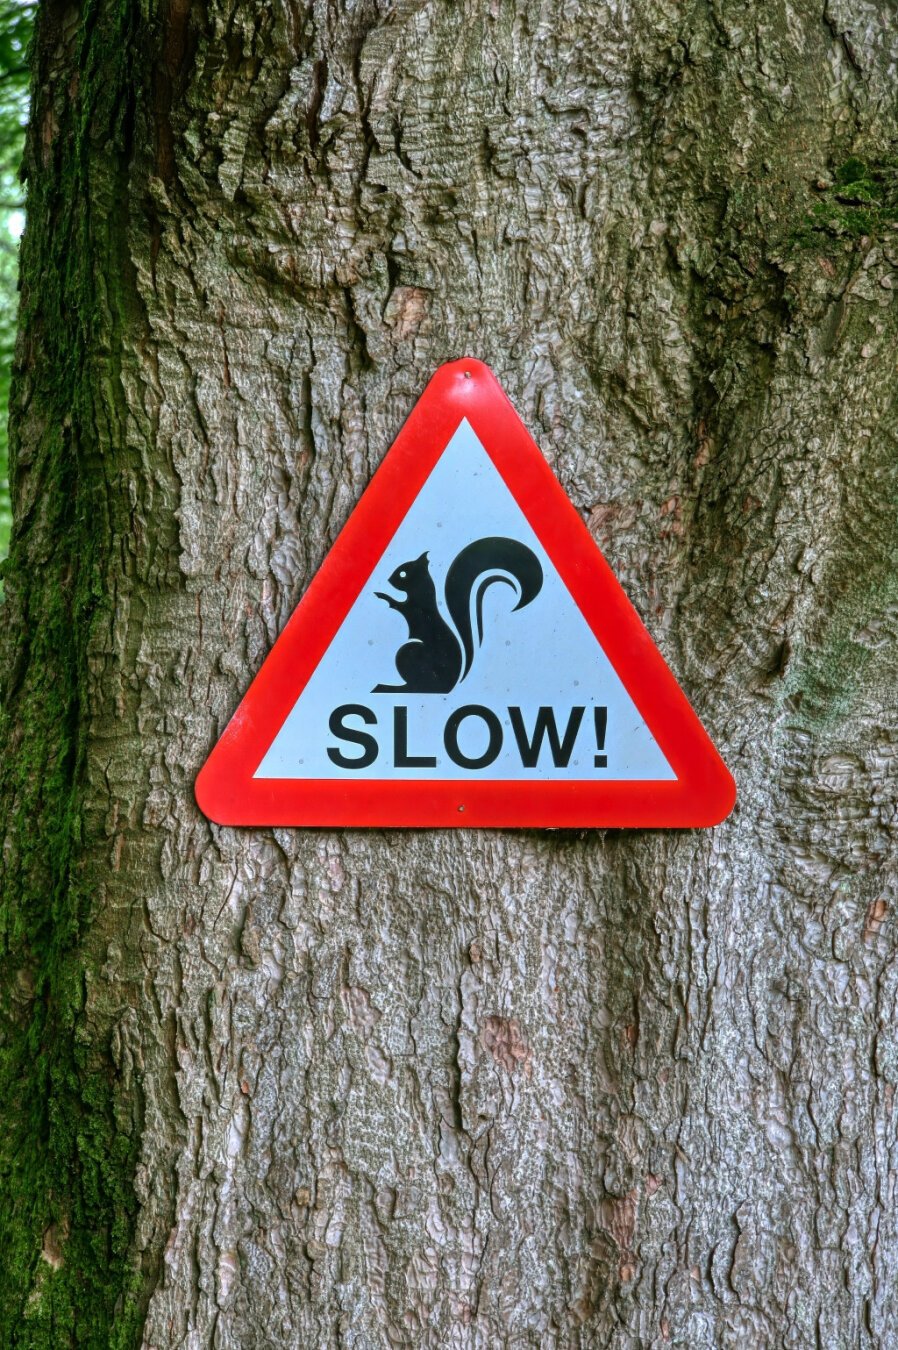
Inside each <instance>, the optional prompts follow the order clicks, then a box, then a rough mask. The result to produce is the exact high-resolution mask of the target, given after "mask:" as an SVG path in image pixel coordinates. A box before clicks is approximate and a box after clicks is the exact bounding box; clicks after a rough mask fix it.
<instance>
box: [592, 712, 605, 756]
mask: <svg viewBox="0 0 898 1350" xmlns="http://www.w3.org/2000/svg"><path fill="white" fill-rule="evenodd" d="M593 715H594V716H595V719H596V749H597V750H598V751H599V753H598V754H597V755H596V761H595V762H596V768H597V769H606V768H607V767H608V756H607V755H605V754H603V753H602V751H603V750H604V749H605V732H606V731H607V730H608V709H607V708H593Z"/></svg>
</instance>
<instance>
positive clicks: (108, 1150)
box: [0, 0, 898, 1350]
mask: <svg viewBox="0 0 898 1350" xmlns="http://www.w3.org/2000/svg"><path fill="white" fill-rule="evenodd" d="M149 8H150V7H149V6H145V7H144V9H143V10H141V9H140V8H139V7H138V6H137V5H136V4H135V3H134V0H115V2H113V0H85V3H84V5H83V6H82V10H81V13H80V16H79V15H76V13H75V12H74V11H73V10H72V9H71V8H68V7H66V6H64V5H63V4H62V3H61V0H44V4H43V6H42V9H41V13H40V19H39V26H38V37H37V40H36V44H35V52H34V80H35V83H34V97H35V104H34V115H33V121H32V126H31V130H30V137H29V148H28V152H27V170H28V178H29V220H28V229H27V233H26V238H25V241H24V246H23V255H22V320H21V322H22V332H21V338H20V345H19V351H18V369H17V375H16V382H15V392H14V408H13V426H12V431H13V458H14V464H13V492H14V512H15V528H14V540H13V548H12V554H11V558H10V561H9V562H8V564H7V566H6V572H5V578H6V580H5V586H6V614H5V618H4V628H5V642H6V656H5V664H4V671H5V684H4V717H5V724H4V725H5V731H4V751H3V756H2V768H0V772H2V792H0V797H2V815H3V820H4V822H5V833H4V842H3V855H2V856H3V867H4V877H3V891H2V895H3V905H4V910H3V914H4V918H3V921H2V929H0V931H2V933H3V935H4V943H5V948H4V956H3V975H2V980H3V1003H2V1008H3V1019H4V1020H3V1027H4V1031H3V1043H4V1050H3V1056H4V1058H3V1072H4V1078H5V1086H4V1088H3V1091H2V1093H0V1116H2V1121H3V1129H2V1143H0V1168H2V1172H0V1185H2V1195H3V1200H2V1207H0V1250H2V1252H3V1268H2V1273H0V1294H2V1297H0V1343H2V1344H3V1345H4V1346H6V1345H9V1346H28V1347H32V1346H35V1347H36V1346H47V1347H54V1348H56V1347H60V1346H65V1345H76V1344H77V1345H84V1346H91V1347H93V1346H97V1347H106V1346H120V1347H125V1346H131V1345H135V1344H141V1343H142V1344H143V1345H144V1346H147V1347H156V1350H163V1347H165V1348H168V1347H175V1346H178V1347H182V1346H183V1347H200V1346H207V1345H208V1346H213V1345H214V1346H218V1347H229V1348H233V1350H237V1348H238V1347H239V1350H252V1348H253V1347H280V1346H302V1347H305V1346H325V1345H338V1344H345V1345H352V1346H366V1347H367V1346H391V1345H392V1346H413V1345H426V1346H440V1347H442V1346H459V1347H462V1346H464V1347H480V1346H484V1347H485V1346H490V1347H492V1346H505V1345H507V1346H512V1345H514V1346H523V1345H539V1346H596V1347H598V1346H603V1347H604V1346H607V1347H614V1348H615V1350H623V1348H624V1347H628V1348H629V1347H642V1346H659V1347H663V1346H667V1345H679V1346H686V1347H690V1350H698V1348H699V1347H712V1346H713V1347H740V1350H741V1348H742V1347H749V1346H758V1347H761V1346H771V1345H776V1346H780V1345H781V1346H788V1347H804V1346H825V1347H827V1348H828V1350H830V1348H831V1347H857V1346H874V1345H875V1346H887V1345H895V1344H898V1314H896V1311H895V1306H896V1305H895V1299H894V1293H893V1287H894V1281H895V1276H896V1270H898V1218H896V1215H898V1209H896V1206H895V1204H894V1197H893V1190H894V1185H895V1159H896V1148H898V1141H896V1113H895V1085H896V1082H898V1036H896V1033H895V1027H894V1024H895V1002H896V997H898V964H896V962H895V960H894V950H895V937H894V918H893V911H892V905H893V903H894V900H893V897H892V896H891V895H890V893H889V891H890V887H891V885H892V881H891V879H890V868H891V871H892V873H894V871H895V861H896V859H895V777H894V765H895V755H896V745H898V719H896V709H895V698H894V688H893V685H894V679H895V665H894V660H893V651H894V648H893V647H892V643H893V642H894V640H895V635H896V627H898V587H896V582H895V575H896V573H895V562H896V545H898V529H896V453H895V448H896V447H895V439H896V430H898V415H896V405H895V396H894V389H895V340H896V331H898V322H896V318H898V316H896V304H895V298H894V297H895V288H896V286H898V271H896V264H898V160H896V159H895V158H894V149H892V150H890V149H889V146H890V143H892V142H893V141H894V139H895V137H896V136H898V112H896V105H895V100H894V70H895V62H896V60H898V36H896V30H895V27H894V24H892V23H891V20H890V18H889V17H888V13H887V11H883V12H880V10H879V9H878V8H877V6H876V5H874V4H873V2H872V0H851V3H849V0H821V3H812V2H811V0H794V3H793V4H791V5H789V6H786V5H784V4H781V3H780V2H779V0H745V2H744V3H741V4H738V5H737V4H728V3H726V0H710V2H709V3H707V4H696V5H695V6H694V7H692V8H691V12H690V7H689V6H680V5H671V4H668V3H667V2H666V0H638V3H636V4H635V5H633V6H625V5H616V4H614V3H603V2H602V0H583V2H582V3H580V4H576V5H573V4H570V3H568V2H567V0H540V3H536V0H489V3H487V0H480V2H479V3H475V0H463V3H457V4H450V3H448V0H393V2H392V3H391V0H358V3H354V4H349V3H347V4H346V5H340V4H337V3H336V2H334V3H330V4H326V3H324V0H316V3H315V4H313V5H304V4H301V3H294V2H293V0H289V3H288V2H286V0H272V2H271V3H270V4H253V3H250V0H208V3H207V4H206V5H205V6H204V5H200V4H196V5H193V6H191V5H190V4H189V0H168V3H167V4H166V5H163V6H161V7H160V9H159V11H158V12H157V11H156V10H155V9H153V12H152V15H150V14H148V13H147V11H148V10H149ZM465 354H470V355H474V356H477V357H481V358H483V359H484V360H486V361H488V362H489V363H490V364H491V365H492V367H493V369H494V370H495V371H496V373H497V375H498V376H499V378H500V380H501V381H502V382H503V384H504V385H505V387H506V389H507V390H508V392H509V394H510V396H511V398H512V400H513V401H514V402H515V404H516V406H517V408H518V409H519V411H520V413H521V415H522V416H523V418H524V419H525V421H526V423H527V425H528V426H529V428H530V430H531V431H532V433H533V435H534V437H535V438H536V440H537V442H538V443H539V445H540V446H541V448H542V450H543V451H544V453H545V454H546V455H547V457H548V458H549V460H550V461H551V463H552V465H553V467H554V468H555V470H556V472H557V474H558V475H559V477H560V479H561V481H562V483H563V484H564V485H565V487H566V488H567V490H568V492H569V493H570V495H571V497H572V499H573V501H574V502H575V504H576V506H577V507H578V508H579V509H580V510H581V512H582V513H583V515H584V516H585V517H586V518H587V519H588V521H589V523H590V527H591V529H592V531H593V533H594V535H595V537H596V539H597V540H598V541H599V543H600V545H601V546H602V548H603V549H604V550H605V552H606V555H607V556H608V558H609V561H610V562H611V564H612V566H613V567H614V568H615V570H616V572H617V574H618V576H619V577H620V578H621V580H622V582H623V584H624V586H625V588H626V589H627V591H628V593H629V595H630V597H631V599H632V600H633V601H634V603H635V604H636V606H637V608H638V609H639V611H640V612H641V614H642V616H643V617H644V619H645V621H646V623H647V625H648V627H649V629H650V631H651V632H652V634H653V636H654V637H655V638H656V640H657V641H658V643H659V645H660V647H661V649H662V651H663V652H664V654H665V656H666V657H667V659H668V661H669V662H670V664H671V665H672V667H673V669H674V671H675V672H676V673H677V675H678V677H679V678H680V680H681V682H682V683H683V685H684V688H685V690H686V692H687V694H688V695H689V696H690V697H691V699H692V700H693V702H694V704H695V706H696V708H697V710H698V712H699V714H700V715H701V716H702V718H703V720H704V721H705V723H706V725H707V727H708V728H709V730H710V732H711V734H712V735H713V736H714V738H715V740H716V741H717V743H718V744H719V745H720V746H721V749H722V751H723V753H724V756H725V757H726V758H727V760H728V763H729V765H730V767H731V768H732V769H733V771H734V773H735V775H736V778H737V782H738V785H739V790H740V799H739V802H738V804H737V807H736V811H735V813H734V814H733V816H732V817H731V818H730V819H729V820H728V821H727V822H726V823H725V824H724V825H722V826H721V827H719V828H717V829H715V830H710V831H685V832H680V833H677V832H663V831H658V832H651V831H649V832H629V833H628V832H614V831H607V832H596V831H583V832H576V833H565V832H555V833H545V834H543V833H540V832H537V831H532V832H515V831H506V832H489V831H484V832H480V833H478V832H471V831H459V832H433V831H429V832H423V833H415V832H402V831H361V830H355V831H347V832H343V833H341V832H338V831H311V830H309V831H303V830H295V829H294V830H288V829H276V830H264V829H254V830H237V829H221V828H218V827H216V826H213V825H210V824H209V823H208V822H207V821H205V820H204V819H203V818H202V817H201V816H200V814H199V812H198V810H197V807H196V805H195V803H194V800H193V792H192V784H193V780H194V778H195V776H196V773H197V771H198V769H199V767H200V766H201V764H202V762H203V760H204V759H205V757H206V755H207V753H208V751H209V749H210V747H211V745H212V744H213V743H214V741H215V739H216V737H217V735H218V734H219V732H220V731H221V729H222V728H223V727H224V725H225V723H226V721H227V719H228V717H229V715H230V713H231V712H232V711H233V709H234V707H235V706H236V703H237V701H238V699H239V697H240V695H241V694H242V693H243V692H244V690H245V689H246V687H247V685H248V683H249V681H250V680H251V678H252V676H253V674H254V673H255V672H256V671H257V669H258V668H259V665H260V663H261V662H262V660H263V659H264V657H265V654H266V652H267V651H268V649H269V648H270V646H271V643H272V642H273V640H274V638H275V636H276V635H277V633H278V632H279V631H280V629H281V628H282V627H283V625H284V623H285V621H286V620H287V618H288V616H289V614H290V613H291V611H292V609H293V608H294V606H295V605H296V603H297V601H298V599H299V597H300V596H301V595H302V593H303V591H304V589H305V587H306V586H307V585H308V583H309V581H310V579H311V577H312V576H313V575H314V572H315V570H316V568H317V567H318V565H319V564H320V562H321V560H322V558H323V557H324V555H325V553H326V551H327V549H328V547H329V546H330V544H331V543H332V542H333V540H334V538H335V536H336V534H337V532H338V531H339V529H340V527H341V526H342V525H343V523H344V522H345V520H346V518H347V516H348V514H349V512H350V511H351V509H352V506H353V504H354V503H355V501H356V500H357V499H358V497H359V495H360V494H361V492H362V490H363V489H364V487H365V485H366V483H367V482H368V479H369V477H370V475H371V473H372V471H373V470H374V468H375V467H376V466H377V464H378V463H379V461H380V460H381V458H382V456H383V455H384V453H385V452H386V450H387V448H388V446H389V444H390V442H391V440H392V439H393V437H394V436H395V434H396V432H397V430H398V429H399V427H400V426H401V424H402V421H403V419H404V418H405V416H406V414H407V413H408V411H409V409H410V408H411V406H412V404H413V402H414V401H415V399H416V397H417V396H418V394H419V393H420V391H421V390H422V388H423V386H424V384H425V383H426V381H427V378H428V377H429V375H430V374H431V372H432V371H433V369H434V368H435V367H436V366H437V365H439V364H440V363H441V362H443V361H445V360H448V359H451V358H454V357H458V356H461V355H465Z"/></svg>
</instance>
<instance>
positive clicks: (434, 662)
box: [373, 537, 543, 694]
mask: <svg viewBox="0 0 898 1350" xmlns="http://www.w3.org/2000/svg"><path fill="white" fill-rule="evenodd" d="M389 580H390V585H391V586H393V587H394V588H395V589H396V590H397V591H401V592H403V598H402V599H401V600H397V599H396V598H395V596H392V595H387V594H386V592H384V591H377V592H375V594H376V595H377V596H378V598H379V599H381V600H384V601H386V603H387V604H388V605H389V606H390V608H391V609H395V610H396V611H397V613H399V614H401V615H402V617H403V618H404V619H405V621H406V623H407V624H408V641H407V642H404V643H403V644H402V646H401V647H400V648H399V650H398V652H397V653H396V669H397V671H398V673H399V674H400V675H401V676H402V678H403V680H404V681H405V683H404V684H378V685H375V687H374V691H373V692H374V693H375V694H386V693H416V694H444V693H448V692H449V691H450V690H451V689H454V688H455V686H456V685H457V684H458V683H459V681H460V680H463V679H464V677H465V676H466V675H467V673H468V671H469V670H470V669H471V663H472V661H473V659H474V650H475V641H474V624H475V621H476V625H477V643H478V644H479V643H481V642H482V641H483V597H484V595H485V594H486V591H487V588H488V587H489V586H491V585H492V583H493V582H502V583H503V584H505V585H507V586H516V587H517V590H518V600H517V603H516V604H515V606H514V609H516V610H517V609H522V608H523V607H524V606H525V605H529V604H530V602H531V600H533V599H534V598H535V597H536V596H537V595H538V594H539V592H540V589H541V588H542V584H543V569H542V566H541V565H540V562H539V559H538V558H537V556H536V554H535V553H534V552H533V551H532V549H529V548H527V546H526V545H525V544H521V543H519V542H518V540H516V539H503V538H499V537H493V538H487V539H477V540H475V541H474V542H473V543H472V544H468V545H467V546H466V547H465V548H463V549H462V550H461V552H460V553H459V554H458V556H457V557H456V558H455V559H454V560H453V562H452V564H451V566H450V568H449V571H448V572H447V574H446V594H445V601H446V609H447V610H448V612H449V616H450V618H451V619H452V623H453V625H454V626H455V630H456V631H455V632H453V630H452V628H450V626H449V625H448V624H447V623H446V621H445V619H444V618H443V616H442V615H441V613H440V610H439V606H438V605H437V594H436V587H435V585H434V581H433V577H432V576H431V575H430V565H429V563H428V558H427V551H426V550H425V552H424V553H422V554H421V555H420V556H419V557H417V558H413V559H411V561H409V562H405V563H402V564H401V565H400V566H399V567H397V568H396V570H395V571H394V572H393V573H392V574H391V576H390V579H389ZM472 601H473V604H472ZM472 610H473V613H472Z"/></svg>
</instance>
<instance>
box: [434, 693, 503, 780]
mask: <svg viewBox="0 0 898 1350" xmlns="http://www.w3.org/2000/svg"><path fill="white" fill-rule="evenodd" d="M466 717H479V718H480V719H481V721H482V722H485V723H486V727H487V730H488V731H489V736H490V738H489V743H488V745H487V747H486V749H485V750H484V752H483V754H482V755H478V756H477V757H476V758H474V759H471V758H469V757H468V755H466V754H464V753H463V752H462V751H461V750H460V749H459V745H458V729H459V727H460V726H461V724H462V722H463V721H464V720H465V718H466ZM443 742H444V744H445V746H446V753H447V755H448V756H449V758H450V759H451V760H452V763H453V764H457V765H458V766H459V768H461V769H485V768H486V766H487V765H488V764H492V762H493V760H494V759H496V758H497V757H498V755H499V751H500V750H501V749H502V723H501V722H500V721H499V719H498V717H497V716H496V714H495V713H494V712H491V711H490V709H489V708H484V707H481V705H480V704H479V703H467V704H465V706H464V707H463V708H456V710H455V712H454V713H453V714H452V716H451V717H450V718H449V720H448V721H447V723H446V730H445V731H444V732H443Z"/></svg>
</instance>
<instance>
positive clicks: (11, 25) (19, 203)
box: [0, 0, 36, 558]
mask: <svg viewBox="0 0 898 1350" xmlns="http://www.w3.org/2000/svg"><path fill="white" fill-rule="evenodd" d="M35 9H36V5H35V4H34V3H25V4H22V3H17V0H0V558H2V557H4V556H5V555H6V550H7V548H8V546H9V528H10V512H9V483H8V465H9V437H8V429H7V418H8V415H9V381H10V369H11V366H12V358H13V349H14V347H15V340H16V311H17V309H18V297H17V287H16V283H17V277H18V237H19V234H20V233H21V228H22V225H23V224H24V214H23V208H24V202H23V198H22V191H21V186H20V184H19V164H20V162H21V159H22V147H23V142H24V135H25V123H26V120H27V117H28V61H27V51H28V44H29V42H30V40H31V32H32V29H33V26H34V15H35Z"/></svg>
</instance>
